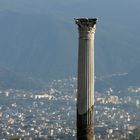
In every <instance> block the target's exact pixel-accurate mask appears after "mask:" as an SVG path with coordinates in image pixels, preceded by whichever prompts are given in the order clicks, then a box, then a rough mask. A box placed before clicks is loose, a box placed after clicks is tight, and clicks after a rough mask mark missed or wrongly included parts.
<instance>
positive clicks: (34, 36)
mask: <svg viewBox="0 0 140 140" xmlns="http://www.w3.org/2000/svg"><path fill="white" fill-rule="evenodd" d="M139 4H140V2H139V1H138V0H134V1H131V0H123V1H122V0H118V1H112V0H108V1H102V2H101V1H99V0H98V1H97V0H95V1H92V0H88V1H87V0H83V1H80V0H71V1H64V0H62V1H59V2H58V1H56V0H51V1H45V0H40V1H38V0H30V1H29V0H20V1H19V0H12V1H11V0H1V1H0V67H5V68H7V69H9V70H10V71H15V72H17V73H20V74H21V75H27V76H28V77H33V78H34V79H39V80H43V81H49V80H51V79H59V78H60V79H61V78H65V77H68V76H71V75H76V73H77V49H78V31H77V26H76V25H75V23H74V20H73V18H74V17H98V24H97V31H96V39H95V72H96V75H97V76H102V75H110V74H113V73H124V72H129V71H132V69H134V67H136V66H137V65H139V63H140V55H139V54H140V47H139V44H140V39H139V36H140V32H139V25H140V15H139V14H137V13H139V12H140V8H139Z"/></svg>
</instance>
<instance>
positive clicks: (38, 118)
mask: <svg viewBox="0 0 140 140" xmlns="http://www.w3.org/2000/svg"><path fill="white" fill-rule="evenodd" d="M76 81H77V79H76V78H68V79H63V80H53V81H52V82H50V83H49V84H48V86H47V88H46V89H43V90H23V89H1V90H0V139H1V140H7V139H11V138H14V137H18V138H21V139H22V138H24V139H25V140H26V139H27V140H28V139H31V140H32V139H37V140H38V139H41V140H42V139H54V140H55V139H56V140H61V139H67V140H74V139H75V137H76V93H77V90H76V88H77V87H76ZM139 94H140V87H128V88H127V89H125V90H122V91H115V90H113V88H111V87H110V88H106V89H104V90H103V91H102V92H99V91H96V92H95V110H94V111H95V118H94V119H95V134H96V139H97V140H125V139H128V138H132V139H133V138H134V137H135V135H136V133H138V132H137V131H138V130H139V126H140V123H139V122H140V117H139V116H140V112H139V109H140V96H139Z"/></svg>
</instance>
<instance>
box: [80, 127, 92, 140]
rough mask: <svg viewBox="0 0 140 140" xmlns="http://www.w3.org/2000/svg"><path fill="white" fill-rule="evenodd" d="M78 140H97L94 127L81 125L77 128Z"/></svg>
mask: <svg viewBox="0 0 140 140" xmlns="http://www.w3.org/2000/svg"><path fill="white" fill-rule="evenodd" d="M77 140H95V138H94V132H93V125H81V126H78V128H77Z"/></svg>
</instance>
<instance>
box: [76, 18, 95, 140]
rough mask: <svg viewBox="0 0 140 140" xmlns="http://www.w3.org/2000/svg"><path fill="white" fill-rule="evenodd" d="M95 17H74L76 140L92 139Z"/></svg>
mask: <svg viewBox="0 0 140 140" xmlns="http://www.w3.org/2000/svg"><path fill="white" fill-rule="evenodd" d="M96 21H97V19H87V18H80V19H75V22H76V24H77V25H78V30H79V52H78V93H77V140H94V34H95V30H96Z"/></svg>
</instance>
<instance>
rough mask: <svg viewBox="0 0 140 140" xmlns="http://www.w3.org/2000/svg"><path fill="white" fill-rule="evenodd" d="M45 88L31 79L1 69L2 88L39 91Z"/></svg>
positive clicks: (0, 84) (0, 86)
mask: <svg viewBox="0 0 140 140" xmlns="http://www.w3.org/2000/svg"><path fill="white" fill-rule="evenodd" d="M43 87H44V85H43V84H41V83H40V82H35V81H34V80H33V79H31V78H27V77H25V76H20V75H18V74H16V73H14V72H11V71H9V70H8V69H5V68H0V88H14V89H39V88H43Z"/></svg>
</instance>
